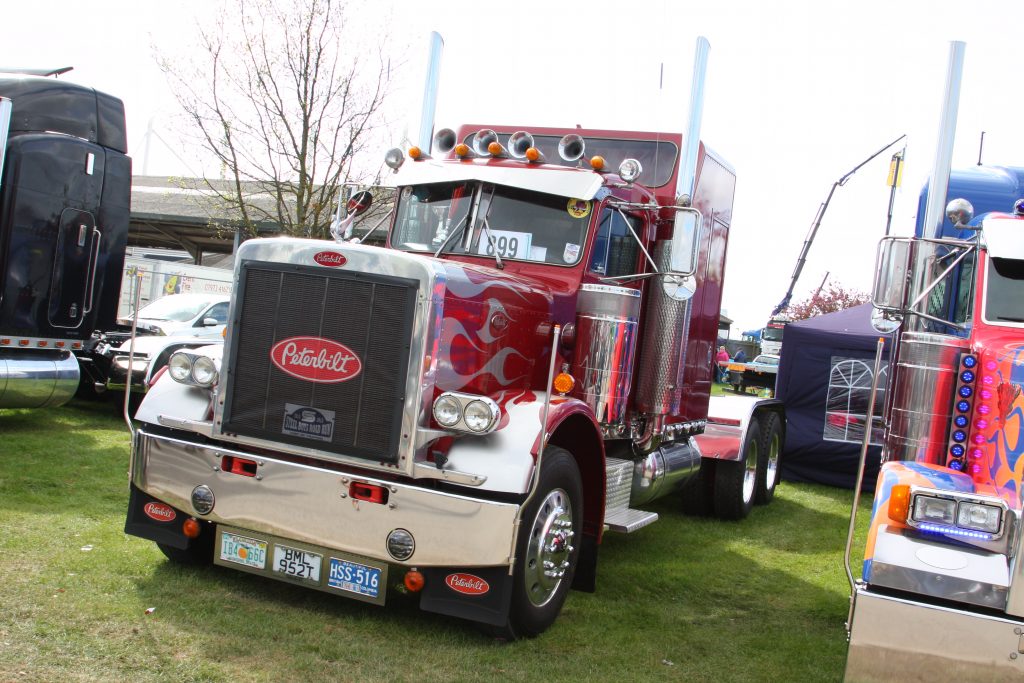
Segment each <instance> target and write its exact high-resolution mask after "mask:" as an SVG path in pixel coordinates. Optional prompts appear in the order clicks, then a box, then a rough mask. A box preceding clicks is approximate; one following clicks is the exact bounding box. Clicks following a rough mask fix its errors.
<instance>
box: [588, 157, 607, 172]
mask: <svg viewBox="0 0 1024 683" xmlns="http://www.w3.org/2000/svg"><path fill="white" fill-rule="evenodd" d="M590 168H592V169H594V170H595V171H600V170H602V169H604V157H602V156H593V157H590Z"/></svg>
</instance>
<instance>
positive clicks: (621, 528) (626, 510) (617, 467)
mask: <svg viewBox="0 0 1024 683" xmlns="http://www.w3.org/2000/svg"><path fill="white" fill-rule="evenodd" d="M632 486H633V463H632V461H629V460H619V459H618V458H608V459H607V460H606V465H605V494H606V502H605V508H604V524H605V526H606V527H607V528H608V529H609V530H610V531H618V532H621V533H625V534H629V533H633V532H634V531H636V530H637V529H642V528H644V527H645V526H647V525H648V524H651V523H652V522H656V521H658V513H657V512H646V511H644V510H633V509H631V508H630V507H629V494H630V489H631V488H632Z"/></svg>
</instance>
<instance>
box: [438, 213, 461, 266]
mask: <svg viewBox="0 0 1024 683" xmlns="http://www.w3.org/2000/svg"><path fill="white" fill-rule="evenodd" d="M467 218H469V214H468V213H467V214H466V215H465V216H463V217H462V220H460V221H459V223H458V225H456V226H455V229H454V230H452V231H451V233H449V234H448V236H447V237H445V238H444V242H441V246H439V247H438V248H437V251H435V252H434V258H437V257H438V256H440V255H441V252H442V251H444V249H445V247H447V246H448V245H449V244H451V241H452V240H453V239H455V238H456V237H457V236H458V235H460V234H461V233H462V231H463V230H465V226H466V223H467V220H466V219H467Z"/></svg>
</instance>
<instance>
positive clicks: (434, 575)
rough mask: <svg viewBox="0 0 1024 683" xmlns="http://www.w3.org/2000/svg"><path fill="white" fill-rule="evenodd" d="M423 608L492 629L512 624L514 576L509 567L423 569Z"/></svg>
mask: <svg viewBox="0 0 1024 683" xmlns="http://www.w3.org/2000/svg"><path fill="white" fill-rule="evenodd" d="M420 571H421V572H423V577H424V578H425V579H426V582H425V586H424V588H423V592H422V593H420V609H422V610H424V611H427V612H436V613H437V614H446V615H448V616H452V617H459V618H460V619H468V620H470V621H476V622H479V623H482V624H490V625H492V626H504V625H505V624H507V623H508V617H509V606H510V604H511V602H512V577H511V576H509V573H508V567H472V568H468V569H462V568H459V567H423V568H421V569H420Z"/></svg>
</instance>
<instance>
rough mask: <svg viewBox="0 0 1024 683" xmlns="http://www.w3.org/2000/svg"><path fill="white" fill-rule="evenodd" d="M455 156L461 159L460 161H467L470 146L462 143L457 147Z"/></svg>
mask: <svg viewBox="0 0 1024 683" xmlns="http://www.w3.org/2000/svg"><path fill="white" fill-rule="evenodd" d="M455 156H457V157H459V158H460V159H465V158H467V157H469V145H467V144H465V143H462V142H460V143H459V144H457V145H455Z"/></svg>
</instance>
